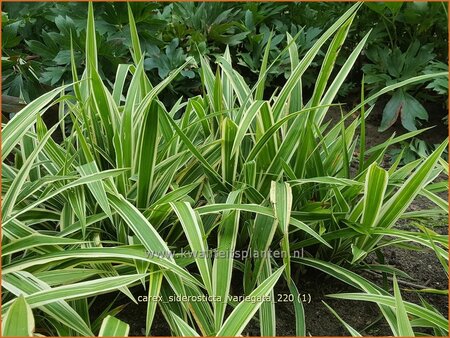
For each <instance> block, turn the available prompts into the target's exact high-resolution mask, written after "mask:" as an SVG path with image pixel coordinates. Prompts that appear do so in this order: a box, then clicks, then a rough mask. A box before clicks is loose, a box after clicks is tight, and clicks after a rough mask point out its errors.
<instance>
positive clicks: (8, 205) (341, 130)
mask: <svg viewBox="0 0 450 338" xmlns="http://www.w3.org/2000/svg"><path fill="white" fill-rule="evenodd" d="M359 7H360V4H355V5H354V6H352V7H351V8H350V9H349V10H348V11H347V12H346V13H345V14H344V15H343V16H342V17H341V18H339V20H337V21H336V22H335V23H334V24H333V25H332V26H331V27H330V28H329V29H328V30H327V31H326V32H325V33H324V34H323V35H322V36H321V37H320V38H319V39H318V40H317V42H316V43H315V44H314V45H313V46H312V47H311V49H310V50H309V51H308V52H307V53H306V55H305V56H304V57H303V58H302V59H299V58H298V55H297V50H298V47H297V46H296V43H295V37H291V36H289V35H288V36H287V40H288V47H287V48H286V49H285V50H284V51H283V53H285V54H286V53H287V54H288V55H289V56H290V60H291V68H292V72H291V75H290V77H289V78H288V79H287V80H286V83H285V85H284V86H283V87H282V88H279V90H278V91H277V92H276V93H267V92H265V90H264V89H265V78H266V74H268V71H269V70H270V69H271V67H272V65H271V64H268V62H267V60H268V53H269V48H270V43H268V47H267V48H266V51H265V54H264V62H263V65H262V68H261V70H260V76H259V80H258V82H257V83H256V84H255V85H254V86H249V85H248V84H247V83H246V82H245V81H244V80H243V78H242V77H241V75H240V74H239V73H237V72H236V71H235V70H234V69H233V66H232V64H231V61H230V60H231V58H230V55H229V53H228V52H226V53H225V54H224V55H223V56H222V57H218V58H217V61H216V63H217V65H216V66H214V67H212V66H211V64H210V62H209V61H208V60H206V59H205V58H201V60H200V62H199V64H198V65H195V61H194V60H189V61H188V62H187V63H186V64H184V65H183V66H182V67H180V68H179V69H178V70H177V71H175V72H173V73H171V74H169V76H168V77H167V78H166V79H165V80H164V81H162V82H161V83H158V84H155V83H152V82H151V81H150V79H149V78H148V77H147V76H146V73H145V72H144V68H143V59H144V58H143V55H142V52H141V48H140V45H139V39H138V36H137V33H136V29H135V25H134V20H133V16H132V14H131V12H130V15H129V20H130V26H131V40H132V55H133V59H134V62H135V63H134V64H133V65H120V67H119V68H118V69H117V76H116V79H115V82H114V84H113V85H112V87H110V86H109V85H107V84H105V83H104V82H103V81H102V79H101V77H100V75H99V73H98V67H97V46H96V41H95V23H94V18H93V10H92V4H90V6H89V13H88V29H87V43H86V46H87V47H86V48H87V51H86V55H87V59H86V69H85V72H84V73H83V75H82V77H81V78H78V75H77V73H76V71H74V72H73V83H72V84H69V85H65V86H62V87H60V88H57V89H55V90H53V91H51V92H49V93H47V94H45V95H43V96H41V97H39V98H38V99H36V100H35V101H33V102H32V103H30V104H29V105H28V106H26V107H25V108H24V109H23V110H22V111H20V112H19V113H18V114H16V115H15V116H14V118H12V119H11V121H10V122H8V123H7V124H6V125H4V126H3V136H2V160H3V163H2V181H3V183H2V184H3V196H2V197H3V204H2V223H3V224H2V230H3V231H2V234H3V237H2V245H3V249H2V266H3V269H2V280H3V306H2V316H3V328H2V329H3V335H6V336H8V335H15V336H29V335H32V334H33V332H34V333H39V334H43V335H59V336H77V335H82V336H92V335H99V336H124V335H127V334H128V330H129V326H128V324H127V323H124V322H122V321H120V320H118V319H117V318H115V317H114V314H115V313H116V312H115V308H111V309H107V310H105V311H104V312H103V313H102V314H101V315H100V317H99V318H98V319H97V320H95V321H94V322H92V321H90V306H91V304H92V302H91V300H92V297H94V296H96V295H99V294H103V293H108V292H112V291H116V292H122V293H124V294H125V295H127V296H128V297H129V298H130V299H132V300H135V299H134V296H133V294H132V293H131V292H130V289H129V288H130V287H131V286H134V285H138V284H140V283H142V284H143V285H144V286H145V287H146V289H147V290H148V295H149V296H157V295H161V296H162V298H163V299H164V300H167V299H169V297H170V296H173V295H178V296H196V297H201V296H214V297H216V299H220V300H219V301H212V302H195V301H194V302H178V303H174V302H160V303H155V302H149V303H148V308H147V316H146V318H147V320H146V333H147V335H148V334H150V333H151V332H152V322H153V320H154V316H155V312H156V308H157V307H159V308H160V310H161V312H162V314H163V315H164V318H165V320H166V321H167V323H168V325H169V326H170V329H171V333H172V334H173V335H177V336H196V335H208V336H210V335H218V336H235V335H240V334H242V333H243V330H244V329H245V327H246V325H247V323H248V322H249V321H250V320H251V319H252V318H253V317H254V316H255V315H259V318H260V323H261V326H260V333H261V335H263V336H273V335H276V318H277V315H276V311H275V306H274V304H273V303H272V302H268V301H255V302H248V301H242V302H240V303H234V302H231V301H230V302H228V299H227V296H228V295H229V294H230V284H231V279H232V276H233V273H234V272H236V271H237V270H240V271H241V272H242V275H243V280H242V285H243V290H244V293H245V295H247V296H252V297H253V298H254V299H262V298H261V297H263V296H270V295H273V292H274V287H275V285H276V284H277V283H286V284H287V286H288V287H289V290H290V292H291V294H292V295H293V308H294V310H295V327H296V333H297V335H300V336H304V335H306V333H307V328H305V319H304V311H303V307H302V302H301V300H300V298H299V297H298V294H299V291H301V280H296V278H293V276H294V274H293V272H292V270H293V268H294V267H295V266H297V265H302V266H303V267H308V268H310V269H318V270H321V271H323V272H325V273H327V274H329V275H330V276H332V277H335V278H337V279H340V280H341V281H343V282H345V283H348V284H350V285H351V286H354V287H355V288H356V289H359V290H360V293H352V294H338V295H332V296H333V297H337V298H345V299H354V300H360V301H370V302H375V303H376V304H377V305H378V307H379V309H380V311H381V313H382V314H383V316H384V317H385V319H386V321H387V322H388V324H389V326H390V328H391V330H392V333H393V334H394V335H398V336H412V335H414V334H415V333H420V332H421V328H424V327H425V328H432V329H433V330H434V333H435V334H436V335H439V336H446V335H447V334H448V321H447V319H446V318H445V317H444V316H443V315H442V314H440V313H438V312H437V311H436V310H435V309H433V308H432V307H431V305H429V304H425V303H424V304H422V305H417V304H413V303H409V302H405V301H402V298H401V295H400V291H399V287H398V284H397V282H396V276H395V272H396V270H395V269H392V268H391V267H389V266H384V268H383V270H382V271H383V272H384V273H385V274H387V275H390V274H392V275H394V276H393V281H394V283H393V290H394V292H393V293H392V294H391V293H390V292H389V291H388V290H385V289H383V288H382V287H380V286H377V285H375V284H374V283H372V282H370V281H369V280H367V279H365V278H363V277H361V276H360V275H358V274H357V273H355V272H353V271H352V268H353V267H357V266H359V265H361V264H363V262H364V259H365V258H366V256H367V255H368V254H370V253H372V252H375V251H377V250H378V249H379V248H381V247H383V246H387V245H394V244H399V243H400V244H405V243H407V244H409V245H410V246H411V245H414V246H421V247H427V248H430V249H431V250H433V251H434V252H435V253H436V255H437V257H438V259H439V260H440V262H441V263H442V267H443V269H445V272H446V273H447V264H448V255H447V248H448V245H447V236H443V235H438V234H436V233H434V232H432V231H431V230H429V229H427V228H422V230H423V231H422V232H411V231H405V230H399V229H396V228H395V227H394V225H395V224H396V222H397V221H398V220H399V219H400V218H406V219H407V218H410V217H417V216H421V217H432V216H434V215H436V214H443V215H446V213H447V209H448V203H447V202H446V201H444V200H443V199H441V198H440V197H439V196H438V195H437V193H438V192H440V191H445V190H446V189H447V186H446V183H445V182H444V183H442V182H441V183H435V182H434V179H435V178H436V177H437V176H438V175H439V174H441V173H442V172H443V173H445V174H448V164H447V163H446V162H445V161H444V160H443V159H442V158H441V154H442V152H443V151H444V150H445V148H446V146H447V142H444V143H442V144H441V145H440V146H438V147H437V149H436V150H435V151H434V152H433V153H432V154H431V155H430V156H429V157H427V158H420V159H418V160H416V161H414V162H411V163H409V164H407V165H405V166H403V167H400V166H399V165H398V164H399V161H400V160H401V156H399V157H398V159H397V162H396V163H394V164H393V165H392V166H390V167H389V168H386V167H382V166H381V163H382V160H383V156H384V154H385V152H386V150H387V148H388V147H389V146H391V145H393V144H395V143H397V142H400V141H403V140H406V139H408V138H411V137H414V136H415V135H417V134H419V133H420V132H421V131H414V132H410V133H407V134H404V135H401V136H398V137H394V136H392V137H391V138H390V139H389V140H388V141H386V142H384V143H382V144H380V145H377V146H375V147H372V148H369V149H366V146H365V127H364V119H365V117H366V116H367V115H368V114H370V111H371V108H369V109H367V110H365V108H366V107H367V106H368V103H370V102H373V100H374V99H375V98H376V97H379V96H380V95H382V94H384V93H387V92H389V91H391V90H394V89H396V88H400V87H402V86H404V85H407V84H409V83H414V82H416V81H422V80H424V79H426V78H432V77H444V76H446V73H439V74H428V75H422V76H418V77H415V78H411V79H408V80H405V81H403V82H400V83H397V84H393V85H390V86H388V87H386V88H384V89H383V90H381V91H380V92H378V93H376V94H374V95H373V96H371V97H369V98H367V99H365V98H364V96H362V99H361V104H359V105H358V106H357V107H355V108H353V109H351V110H350V111H347V112H346V113H345V115H344V114H343V117H342V119H341V120H340V121H339V122H337V123H335V124H334V125H330V123H326V122H324V121H325V115H326V113H327V112H328V110H329V109H330V108H332V109H336V107H337V106H338V105H335V104H333V102H334V99H335V96H336V94H337V92H338V90H339V88H340V87H341V85H342V84H343V83H344V81H345V79H346V76H347V74H348V73H349V71H350V69H351V68H352V66H353V65H354V63H355V61H356V59H357V58H358V55H359V54H360V52H361V50H362V48H363V47H364V45H365V43H366V40H367V35H366V36H364V37H363V38H362V40H361V41H360V43H359V44H358V45H357V47H356V48H355V49H354V51H353V52H352V53H351V55H350V56H349V58H348V59H347V60H346V61H345V62H344V64H343V65H342V66H341V67H338V68H337V69H336V67H335V61H336V58H337V56H338V54H339V50H340V48H341V46H342V45H343V44H344V43H345V39H346V37H347V34H348V32H349V29H350V26H351V23H352V21H353V20H354V18H355V16H356V13H357V10H358V8H359ZM327 42H329V44H328V47H327V49H326V51H325V53H326V54H325V58H324V62H323V64H322V68H321V71H320V74H319V76H318V78H317V80H316V83H315V88H314V92H313V94H312V96H311V97H309V98H305V97H304V96H303V95H302V74H303V73H304V72H305V70H306V69H307V68H308V67H309V66H310V65H311V63H312V61H313V60H314V58H315V56H316V55H317V54H318V53H319V52H320V51H321V50H323V49H324V45H326V44H327ZM72 57H73V51H72ZM187 66H190V67H192V66H198V67H201V68H200V69H201V74H202V86H203V95H200V96H196V97H191V98H188V99H187V100H185V101H183V100H182V99H180V100H179V101H178V102H177V103H176V104H175V105H174V106H173V107H165V106H164V105H163V104H162V103H161V102H160V101H159V100H158V96H159V95H161V93H162V92H163V90H164V88H165V87H166V86H167V85H168V84H169V83H170V82H171V81H172V80H173V79H174V78H175V77H176V76H177V75H178V74H179V73H180V72H181V71H182V70H183V69H185V68H186V67H187ZM129 78H131V81H130V82H129V83H128V81H127V79H129ZM125 88H126V90H124V89H125ZM362 92H363V90H362ZM56 103H58V104H59V122H58V123H57V124H55V125H54V126H47V125H46V124H45V123H44V121H43V119H42V117H41V115H42V114H44V113H45V111H46V109H47V108H48V107H49V106H51V105H53V104H56ZM332 106H333V107H332ZM341 108H342V107H341ZM355 114H357V115H358V116H359V117H357V118H355V119H354V120H352V121H351V122H349V124H348V125H347V126H344V122H345V121H346V120H347V119H348V118H349V117H350V116H354V115H355ZM179 116H181V117H180V118H176V117H179ZM57 129H59V130H60V133H61V137H58V138H56V137H52V135H53V134H54V133H55V131H56V130H57ZM358 131H359V136H358V133H357V132H358ZM357 147H358V151H359V156H358V157H357V158H355V153H356V152H355V149H357ZM354 168H356V169H354ZM418 195H422V196H424V197H426V198H428V199H429V200H431V201H432V202H433V203H435V204H436V209H435V210H426V211H425V210H422V211H416V212H413V213H408V212H406V211H407V208H408V206H409V205H410V204H411V202H412V201H413V200H414V199H415V198H416V196H418ZM386 236H389V237H388V238H389V239H388V240H387V239H386V238H385V237H386ZM269 249H271V250H279V251H280V252H282V253H283V255H282V256H283V257H282V258H279V259H278V258H273V257H272V258H271V257H268V256H264V255H261V257H256V256H255V257H248V258H246V259H243V260H242V259H234V258H233V256H232V255H231V254H229V255H225V256H220V255H217V256H216V257H211V256H209V255H204V254H203V255H202V254H197V255H191V256H189V257H186V256H183V254H182V253H181V251H182V250H183V251H192V252H194V253H206V252H208V251H211V250H216V251H219V252H228V253H232V252H235V251H237V250H250V251H258V252H263V251H268V250H269ZM298 250H303V254H304V255H303V257H302V258H298V257H294V256H293V255H292V253H293V252H294V251H298ZM428 291H430V290H428ZM431 291H432V290H431ZM436 292H438V291H436ZM258 297H259V298H258ZM227 310H229V311H227ZM330 310H331V311H332V312H333V313H334V314H335V315H336V316H337V317H338V318H339V320H341V321H342V323H343V325H345V327H346V328H347V329H348V330H349V332H350V333H351V334H352V335H358V332H357V331H356V329H355V328H352V327H350V326H349V325H348V324H347V323H346V322H345V321H344V320H345V314H342V313H341V314H339V315H338V314H337V313H335V312H334V310H333V309H331V308H330ZM225 313H227V314H228V313H229V314H228V315H227V316H225ZM340 316H343V318H344V319H341V317H340Z"/></svg>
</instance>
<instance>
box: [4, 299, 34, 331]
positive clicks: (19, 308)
mask: <svg viewBox="0 0 450 338" xmlns="http://www.w3.org/2000/svg"><path fill="white" fill-rule="evenodd" d="M33 331H34V316H33V311H31V307H30V305H28V303H27V301H26V300H25V297H24V296H23V295H21V296H20V297H18V298H16V299H15V300H14V301H13V303H12V305H11V306H10V308H9V309H8V311H7V312H6V315H5V317H4V318H3V320H2V336H4V337H32V336H33Z"/></svg>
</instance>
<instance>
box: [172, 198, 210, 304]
mask: <svg viewBox="0 0 450 338" xmlns="http://www.w3.org/2000/svg"><path fill="white" fill-rule="evenodd" d="M170 205H171V207H172V209H173V210H174V211H175V213H176V214H177V216H178V219H179V220H180V223H181V225H182V227H183V230H184V234H185V235H186V237H187V240H188V242H189V246H190V247H191V250H192V253H193V255H194V257H195V262H196V264H197V267H198V270H199V271H200V275H201V276H202V280H203V284H204V285H205V288H206V290H207V291H208V293H209V294H210V295H212V294H213V290H212V284H211V261H210V260H209V258H208V244H207V242H206V238H205V233H204V229H203V225H202V224H201V220H200V217H199V216H198V214H196V212H195V211H194V210H193V209H192V207H191V205H190V204H189V203H188V202H170Z"/></svg>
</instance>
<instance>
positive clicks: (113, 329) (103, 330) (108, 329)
mask: <svg viewBox="0 0 450 338" xmlns="http://www.w3.org/2000/svg"><path fill="white" fill-rule="evenodd" d="M129 332H130V325H128V324H127V323H125V322H123V321H121V320H119V319H117V318H116V317H113V316H109V315H108V316H106V317H105V319H103V321H102V326H101V327H100V331H99V333H98V336H99V337H128V333H129Z"/></svg>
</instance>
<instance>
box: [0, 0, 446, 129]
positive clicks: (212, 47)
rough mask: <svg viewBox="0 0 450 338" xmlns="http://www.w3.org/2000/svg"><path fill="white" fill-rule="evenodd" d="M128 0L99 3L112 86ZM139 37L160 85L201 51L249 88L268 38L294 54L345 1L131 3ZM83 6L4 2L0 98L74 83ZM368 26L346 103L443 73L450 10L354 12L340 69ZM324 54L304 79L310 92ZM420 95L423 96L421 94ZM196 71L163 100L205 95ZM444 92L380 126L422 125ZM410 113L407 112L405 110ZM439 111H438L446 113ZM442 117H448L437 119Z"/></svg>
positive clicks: (412, 97)
mask: <svg viewBox="0 0 450 338" xmlns="http://www.w3.org/2000/svg"><path fill="white" fill-rule="evenodd" d="M126 6H127V5H126V3H95V6H94V7H95V17H96V24H97V26H96V27H97V43H98V47H99V48H98V50H99V65H100V69H99V71H100V74H101V75H102V76H103V77H104V78H106V79H107V80H109V81H111V82H112V81H114V77H115V70H116V69H117V66H118V65H119V64H122V63H131V62H132V60H131V54H130V52H129V49H130V45H131V41H130V39H129V33H130V32H129V25H128V16H127V7H126ZM131 6H132V10H133V14H134V16H135V19H136V24H137V29H138V33H139V36H140V39H141V44H142V47H143V51H144V52H145V55H146V60H145V70H146V71H147V72H148V73H149V78H150V80H151V81H152V82H154V83H157V82H159V81H160V80H161V79H163V78H165V77H167V75H168V74H169V72H171V71H172V70H174V69H176V68H177V67H179V66H181V65H182V64H183V63H184V62H185V61H186V58H187V57H189V56H193V57H194V58H196V60H197V62H198V61H199V55H200V54H201V55H207V56H208V57H210V58H211V59H212V60H215V56H216V55H222V54H223V52H224V50H225V48H226V46H227V45H228V46H229V48H230V52H231V56H232V58H233V64H234V65H235V66H236V67H237V69H238V70H239V71H240V73H241V74H242V75H243V76H244V78H245V79H246V80H248V81H249V82H254V81H256V79H257V77H258V71H259V69H260V67H261V62H262V58H263V54H264V53H263V52H264V49H265V46H266V45H267V43H268V40H269V35H270V33H271V32H273V37H272V39H271V49H270V55H269V62H271V61H273V60H274V59H275V58H276V57H277V56H279V55H280V52H281V50H283V48H285V47H286V33H289V34H290V35H291V36H293V37H296V43H297V45H298V46H299V51H298V53H299V56H300V57H302V56H303V55H304V53H306V51H307V50H308V49H309V48H310V47H311V45H312V44H313V43H314V42H315V41H316V39H317V38H318V37H319V36H320V34H321V33H322V32H323V31H324V30H325V29H326V28H327V27H328V26H329V25H330V24H331V23H333V22H334V21H335V20H336V18H338V17H339V16H340V15H341V14H342V13H344V12H345V10H346V9H348V8H349V6H350V4H349V3H325V2H318V3H292V2H287V3H271V2H268V3H143V2H138V3H132V4H131ZM86 12H87V3H50V2H47V3H4V4H3V8H2V18H3V24H2V29H3V41H2V51H3V52H2V56H3V58H2V66H3V93H4V94H8V95H11V96H16V97H19V96H22V97H23V98H24V100H25V101H27V102H29V101H30V100H32V99H34V98H36V97H38V96H39V95H41V94H42V93H44V92H46V91H47V90H48V89H49V87H55V86H57V85H60V84H61V83H63V82H66V83H67V82H70V81H71V80H72V79H71V75H70V52H69V51H70V47H71V39H72V43H73V46H74V49H75V51H76V53H75V62H76V64H77V69H79V70H80V71H81V69H83V67H84V65H83V60H84V59H85V55H84V52H83V51H84V50H85V46H84V45H85V39H86V29H85V27H86ZM370 29H372V33H371V35H370V38H369V40H368V44H367V46H366V48H365V52H364V53H363V57H362V58H361V60H360V61H359V68H358V67H356V68H355V70H353V72H352V73H351V74H350V76H349V80H348V81H347V82H346V83H345V84H344V86H343V87H342V88H341V90H340V93H339V95H340V96H341V98H342V101H347V102H348V101H351V100H350V99H349V97H351V96H354V95H358V93H359V87H360V86H359V83H360V81H361V78H362V75H363V73H364V75H365V82H366V88H368V89H369V90H372V91H373V92H374V91H376V90H379V89H380V88H382V87H384V86H386V85H389V84H392V83H396V82H399V81H402V80H404V79H405V78H408V77H411V76H415V75H420V74H424V73H429V72H433V71H442V70H445V69H447V58H448V55H447V54H448V53H447V45H448V41H447V36H448V35H447V8H446V5H445V4H444V3H402V2H398V3H366V4H365V5H364V6H363V7H362V8H361V10H360V11H359V13H358V17H357V19H356V20H355V23H354V24H353V26H352V28H351V32H350V34H349V41H348V44H347V45H346V46H345V47H344V48H345V49H344V50H343V51H341V54H340V57H339V59H338V60H337V63H338V64H339V63H342V62H344V61H345V59H346V56H348V55H349V53H350V52H351V51H352V46H356V44H357V42H358V41H360V39H361V37H363V36H364V35H365V34H366V33H367V32H368V31H369V30H370ZM322 59H323V55H319V56H318V57H317V58H316V60H315V62H314V64H313V66H312V67H311V68H310V69H309V70H308V72H307V73H306V74H305V75H304V76H303V79H302V80H303V86H304V87H306V89H308V88H310V89H312V84H314V81H315V79H316V77H317V73H318V72H319V70H320V66H321V60H322ZM289 72H290V62H289V56H288V55H287V54H285V56H284V57H281V58H280V59H279V60H278V61H277V66H276V67H273V68H272V71H271V73H270V74H269V77H268V82H267V84H268V86H270V87H273V88H276V87H278V86H279V85H282V84H283V83H284V82H285V79H286V78H287V77H288V76H289ZM423 89H426V90H423ZM202 90H203V89H202V88H201V81H200V75H199V72H198V70H196V69H185V70H184V71H183V72H182V73H181V74H180V75H179V76H178V77H177V79H176V80H175V81H173V82H172V83H171V85H170V87H169V88H168V89H167V93H166V95H165V98H166V100H167V101H168V102H169V103H172V102H174V101H175V100H177V99H178V98H179V97H180V96H182V95H183V96H192V95H197V94H199V93H200V92H202ZM447 92H448V84H447V82H445V81H443V80H442V81H440V82H436V81H434V82H429V83H424V84H414V85H412V86H410V87H406V88H403V89H401V90H397V91H395V92H394V93H392V99H391V100H390V101H389V102H388V104H387V105H386V107H385V109H384V112H383V121H382V123H381V126H380V130H385V129H387V128H389V127H390V126H391V125H392V124H394V123H395V121H396V120H397V118H398V117H399V116H401V119H402V124H403V126H404V127H405V128H406V129H408V130H414V129H416V126H420V120H427V119H428V112H427V110H426V108H425V107H424V106H423V104H424V103H426V102H428V101H436V100H440V101H441V102H443V103H445V102H444V101H445V99H443V96H446V95H447ZM405 106H406V107H409V108H410V109H409V110H408V112H409V113H405V114H403V111H402V107H405ZM444 111H445V109H443V112H444ZM443 115H445V114H443Z"/></svg>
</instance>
